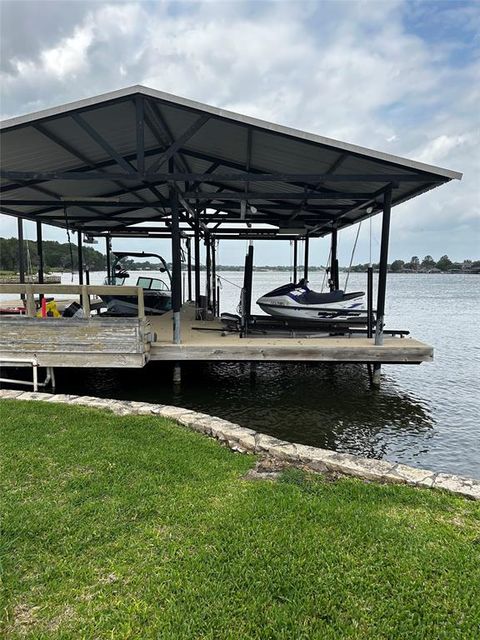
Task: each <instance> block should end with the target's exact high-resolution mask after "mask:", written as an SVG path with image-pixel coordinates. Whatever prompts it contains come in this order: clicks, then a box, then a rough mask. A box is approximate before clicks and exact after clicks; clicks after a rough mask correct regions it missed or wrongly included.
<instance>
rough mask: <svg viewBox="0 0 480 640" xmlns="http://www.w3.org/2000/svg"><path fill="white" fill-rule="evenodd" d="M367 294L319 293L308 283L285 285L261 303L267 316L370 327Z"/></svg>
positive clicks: (340, 291)
mask: <svg viewBox="0 0 480 640" xmlns="http://www.w3.org/2000/svg"><path fill="white" fill-rule="evenodd" d="M364 301H365V293H364V292H363V291H355V292H352V293H345V291H343V290H341V289H337V290H334V291H329V292H328V293H318V292H317V291H313V290H312V289H310V288H309V286H308V282H307V281H306V280H300V281H299V282H298V283H297V284H295V283H289V284H285V285H283V286H281V287H278V288H277V289H274V290H273V291H270V292H269V293H266V294H265V295H263V296H262V297H261V298H259V299H258V300H257V304H258V306H259V307H260V308H261V309H262V311H264V312H265V313H267V314H269V315H271V316H275V317H280V318H292V319H296V320H314V321H317V322H324V323H327V324H332V323H334V324H338V323H348V324H366V323H367V310H366V309H365V308H364Z"/></svg>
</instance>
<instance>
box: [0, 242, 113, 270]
mask: <svg viewBox="0 0 480 640" xmlns="http://www.w3.org/2000/svg"><path fill="white" fill-rule="evenodd" d="M24 256H25V269H26V270H27V271H28V270H32V271H36V270H37V269H38V253H37V243H36V242H35V241H34V240H24ZM83 260H84V263H85V266H86V267H87V268H88V269H90V270H91V271H102V270H104V269H105V265H106V257H105V256H104V255H103V253H100V251H96V250H95V249H92V248H91V247H86V246H84V247H83ZM43 262H44V265H45V269H46V270H53V271H68V270H70V269H72V268H73V269H77V268H78V257H77V247H76V245H74V244H72V245H69V244H68V242H64V243H60V242H56V241H55V240H44V241H43ZM0 270H1V271H15V272H16V271H18V239H17V238H0Z"/></svg>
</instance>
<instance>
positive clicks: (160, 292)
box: [101, 251, 172, 316]
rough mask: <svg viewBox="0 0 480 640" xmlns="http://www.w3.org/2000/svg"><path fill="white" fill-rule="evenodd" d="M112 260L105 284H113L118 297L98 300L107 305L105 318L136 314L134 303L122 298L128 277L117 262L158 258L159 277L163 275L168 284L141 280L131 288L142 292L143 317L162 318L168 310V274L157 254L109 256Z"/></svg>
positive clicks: (131, 297)
mask: <svg viewBox="0 0 480 640" xmlns="http://www.w3.org/2000/svg"><path fill="white" fill-rule="evenodd" d="M112 253H113V255H114V256H115V260H114V262H113V265H112V272H111V274H109V276H108V277H107V279H106V281H105V284H110V285H111V284H114V285H117V286H118V293H117V294H115V295H113V294H109V295H103V296H101V298H102V300H103V301H104V302H105V303H106V305H107V314H108V315H114V316H136V315H137V314H138V299H137V296H134V295H122V288H121V287H122V285H124V284H125V280H126V279H127V278H129V277H130V275H129V273H127V271H126V270H125V269H124V268H123V266H122V265H121V261H122V260H124V259H125V258H158V260H159V261H160V266H159V271H160V273H166V274H167V278H168V281H167V282H165V281H164V280H161V279H160V278H152V277H150V276H146V277H145V276H141V277H139V278H137V282H136V284H135V286H137V287H141V288H142V289H143V301H144V306H145V314H146V315H147V316H153V315H162V314H164V313H166V312H167V311H170V310H171V308H172V286H171V282H172V278H171V275H170V271H169V270H168V266H167V263H166V262H165V260H164V259H163V258H162V256H160V255H158V254H157V253H145V252H144V251H142V252H133V253H132V252H127V251H115V252H112Z"/></svg>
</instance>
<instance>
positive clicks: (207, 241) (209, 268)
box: [205, 233, 212, 309]
mask: <svg viewBox="0 0 480 640" xmlns="http://www.w3.org/2000/svg"><path fill="white" fill-rule="evenodd" d="M205 248H206V250H207V260H206V262H207V274H206V275H207V278H206V282H205V295H206V297H207V309H210V298H211V284H212V262H211V260H212V253H211V251H210V248H211V247H210V235H209V234H208V233H206V234H205Z"/></svg>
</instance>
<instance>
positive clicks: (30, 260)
mask: <svg viewBox="0 0 480 640" xmlns="http://www.w3.org/2000/svg"><path fill="white" fill-rule="evenodd" d="M24 255H25V268H26V270H27V271H29V270H30V271H36V270H37V269H38V253H37V243H36V242H35V241H33V240H25V241H24ZM43 260H44V264H45V269H46V270H50V271H69V270H71V269H75V270H76V269H78V256H77V246H76V245H75V244H69V243H68V242H64V243H61V242H56V241H55V240H44V241H43ZM83 260H84V265H85V267H86V268H87V269H90V271H104V270H105V268H106V256H105V255H104V254H103V253H101V252H100V251H96V250H95V249H93V248H92V247H87V246H85V245H84V246H83ZM122 265H123V266H124V267H125V268H126V269H131V270H151V271H156V270H158V267H159V262H158V260H155V261H153V262H150V261H143V262H137V261H135V260H133V259H126V260H123V262H122ZM168 266H169V269H171V264H170V263H168ZM182 266H183V267H184V268H185V266H186V265H185V264H184V263H182ZM368 266H369V265H368V263H364V264H357V265H354V266H352V269H351V270H352V271H357V272H365V271H366V270H367V267H368ZM373 267H374V269H378V267H379V265H378V263H375V264H374V265H373ZM200 269H201V270H202V271H204V270H205V269H206V267H205V265H201V266H200ZM243 269H244V267H243V264H242V265H220V264H219V265H217V271H243ZM324 269H325V267H324V266H321V265H320V266H316V265H311V266H310V267H309V271H310V272H315V271H323V270H324ZM255 270H256V271H284V272H290V271H291V270H292V267H291V266H286V265H275V266H274V265H267V266H256V267H255ZM302 270H303V265H298V272H299V273H301V272H302ZM342 270H343V271H344V270H345V268H343V269H342ZM389 270H390V271H391V272H393V273H429V272H434V273H435V272H454V273H457V272H462V273H480V260H464V261H463V262H453V261H452V260H450V258H449V257H448V256H447V255H444V256H442V257H441V258H440V259H439V260H437V261H435V260H434V259H433V258H432V256H430V255H427V256H425V257H424V258H423V260H420V258H419V257H418V256H412V258H411V259H410V260H409V261H404V260H394V261H393V262H392V263H391V264H390V265H389ZM0 271H15V272H17V271H18V239H17V238H0Z"/></svg>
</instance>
